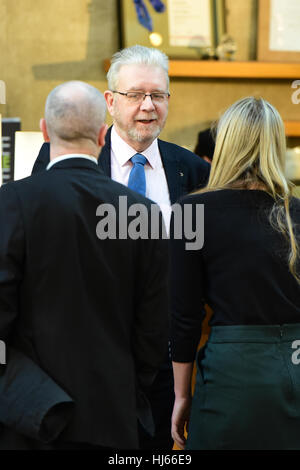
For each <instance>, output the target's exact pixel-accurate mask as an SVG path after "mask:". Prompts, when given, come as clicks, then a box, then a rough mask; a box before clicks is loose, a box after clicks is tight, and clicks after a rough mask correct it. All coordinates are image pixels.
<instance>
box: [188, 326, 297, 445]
mask: <svg viewBox="0 0 300 470" xmlns="http://www.w3.org/2000/svg"><path fill="white" fill-rule="evenodd" d="M298 362H299V364H298ZM186 449H195V450H196V449H300V324H299V323H298V324H287V325H282V326H278V325H270V326H269V325H268V326H256V325H250V326H217V327H213V328H212V329H211V334H210V337H209V340H208V342H207V344H206V345H205V346H204V348H202V349H201V350H200V351H199V353H198V355H197V378H196V386H195V392H194V396H193V403H192V411H191V419H190V425H189V432H188V440H187V445H186Z"/></svg>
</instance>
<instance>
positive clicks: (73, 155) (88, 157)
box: [46, 153, 98, 170]
mask: <svg viewBox="0 0 300 470" xmlns="http://www.w3.org/2000/svg"><path fill="white" fill-rule="evenodd" d="M69 158H85V159H86V160H90V161H91V162H94V163H96V165H98V161H97V158H95V157H93V155H86V154H84V153H68V154H66V155H60V156H59V157H56V158H53V160H50V162H49V163H48V165H47V168H46V170H49V169H50V168H51V167H52V166H53V165H55V163H58V162H61V161H62V160H68V159H69Z"/></svg>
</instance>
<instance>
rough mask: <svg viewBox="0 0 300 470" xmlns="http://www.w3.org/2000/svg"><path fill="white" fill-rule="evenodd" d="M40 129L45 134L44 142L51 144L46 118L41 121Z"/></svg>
mask: <svg viewBox="0 0 300 470" xmlns="http://www.w3.org/2000/svg"><path fill="white" fill-rule="evenodd" d="M40 129H41V131H42V133H43V137H44V141H45V142H50V138H49V135H48V131H47V124H46V121H45V119H44V118H42V119H40Z"/></svg>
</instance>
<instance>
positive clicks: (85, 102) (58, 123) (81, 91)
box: [45, 81, 106, 145]
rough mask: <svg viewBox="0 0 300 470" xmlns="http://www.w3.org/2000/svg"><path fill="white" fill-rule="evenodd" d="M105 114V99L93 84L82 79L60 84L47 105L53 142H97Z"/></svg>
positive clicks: (47, 115) (48, 125) (49, 130)
mask: <svg viewBox="0 0 300 470" xmlns="http://www.w3.org/2000/svg"><path fill="white" fill-rule="evenodd" d="M105 113H106V104H105V99H104V97H103V95H102V93H100V91H98V90H97V89H96V88H94V87H93V86H91V85H88V84H87V83H84V82H80V81H71V82H66V83H63V84H62V85H58V86H57V87H56V88H54V89H53V90H52V91H51V93H50V94H49V95H48V98H47V101H46V106H45V120H46V126H47V132H48V135H49V139H50V142H51V144H52V143H53V144H56V143H60V144H61V143H65V144H66V145H68V144H72V145H74V144H77V143H82V142H84V141H90V142H91V143H93V144H96V143H97V139H98V134H99V130H100V128H101V126H103V124H104V120H105Z"/></svg>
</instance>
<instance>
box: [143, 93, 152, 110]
mask: <svg viewBox="0 0 300 470" xmlns="http://www.w3.org/2000/svg"><path fill="white" fill-rule="evenodd" d="M140 109H141V110H142V111H153V109H155V106H154V104H153V103H152V99H151V96H150V95H147V96H145V98H144V99H143V101H142V102H141V106H140Z"/></svg>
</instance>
